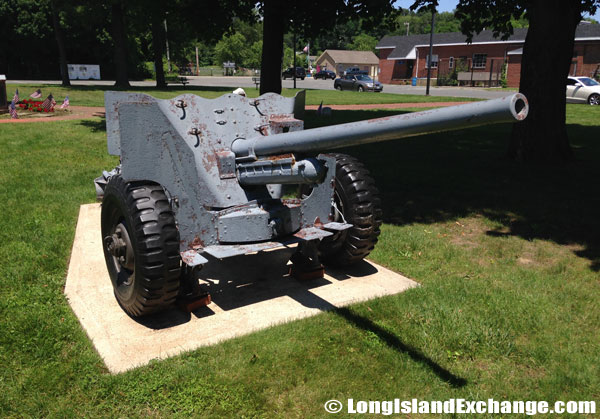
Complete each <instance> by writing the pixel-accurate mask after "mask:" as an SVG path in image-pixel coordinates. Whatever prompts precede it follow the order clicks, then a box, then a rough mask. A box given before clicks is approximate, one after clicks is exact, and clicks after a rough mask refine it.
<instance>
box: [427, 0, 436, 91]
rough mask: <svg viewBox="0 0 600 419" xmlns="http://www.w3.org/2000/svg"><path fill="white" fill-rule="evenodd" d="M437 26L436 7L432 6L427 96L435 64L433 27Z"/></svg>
mask: <svg viewBox="0 0 600 419" xmlns="http://www.w3.org/2000/svg"><path fill="white" fill-rule="evenodd" d="M434 27H435V7H432V8H431V33H430V34H429V57H428V58H427V64H428V65H427V89H425V96H429V86H430V84H431V65H432V64H433V63H432V62H433V28H434Z"/></svg>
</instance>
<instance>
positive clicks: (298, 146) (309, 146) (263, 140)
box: [232, 93, 529, 159]
mask: <svg viewBox="0 0 600 419" xmlns="http://www.w3.org/2000/svg"><path fill="white" fill-rule="evenodd" d="M528 111H529V105H528V103H527V98H525V96H524V95H522V94H520V93H515V94H513V95H510V96H506V97H503V98H500V99H493V100H487V101H484V102H472V103H468V104H465V105H458V106H450V107H446V108H438V109H433V110H429V111H423V112H414V113H409V114H402V115H396V116H391V117H385V118H378V119H371V120H367V121H359V122H351V123H347V124H341V125H333V126H328V127H322V128H314V129H308V130H304V131H293V132H287V133H283V134H275V135H271V136H267V137H253V138H249V139H238V140H236V141H235V142H234V143H233V144H232V151H233V152H234V153H235V155H236V157H237V158H240V159H245V158H256V157H257V156H269V155H276V154H283V153H307V152H320V151H326V150H332V149H336V148H341V147H348V146H353V145H360V144H368V143H374V142H380V141H388V140H394V139H399V138H404V137H412V136H415V135H422V134H430V133H434V132H441V131H450V130H458V129H464V128H470V127H475V126H479V125H485V124H491V123H499V122H516V121H521V120H523V119H525V118H526V117H527V113H528Z"/></svg>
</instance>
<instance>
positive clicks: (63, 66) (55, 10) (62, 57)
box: [50, 0, 71, 86]
mask: <svg viewBox="0 0 600 419" xmlns="http://www.w3.org/2000/svg"><path fill="white" fill-rule="evenodd" d="M61 5H62V4H61V2H60V1H57V0H54V1H50V14H51V15H52V27H53V28H54V38H55V39H56V46H57V47H58V56H59V63H60V77H61V79H62V85H63V86H70V85H71V81H70V80H69V69H68V66H67V48H66V46H65V35H64V33H63V28H62V25H61V21H60V20H61V19H60V6H61Z"/></svg>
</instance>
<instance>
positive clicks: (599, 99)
mask: <svg viewBox="0 0 600 419" xmlns="http://www.w3.org/2000/svg"><path fill="white" fill-rule="evenodd" d="M588 104H590V105H592V106H597V105H600V95H599V94H598V93H593V94H591V95H590V97H588Z"/></svg>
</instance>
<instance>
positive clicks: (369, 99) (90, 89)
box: [7, 84, 508, 106]
mask: <svg viewBox="0 0 600 419" xmlns="http://www.w3.org/2000/svg"><path fill="white" fill-rule="evenodd" d="M17 88H18V89H19V94H20V96H21V98H27V97H29V95H30V94H31V93H32V92H34V91H35V90H36V89H42V94H43V97H46V96H47V95H48V94H50V93H52V94H53V95H54V97H55V99H56V101H57V102H59V103H62V100H63V99H64V97H65V96H66V95H69V100H70V102H71V105H75V106H104V92H105V91H107V90H122V89H116V88H115V87H113V86H71V87H61V86H60V85H55V84H54V85H35V84H10V85H8V86H7V92H8V96H9V97H12V95H13V94H14V90H15V89H17ZM233 90H234V89H233V88H231V87H208V86H206V87H205V86H202V87H201V86H187V87H185V88H183V87H181V86H170V87H168V88H165V89H157V88H156V87H132V88H131V89H127V91H131V92H142V93H146V94H149V95H152V96H154V97H157V98H159V99H170V98H173V97H175V96H178V95H181V94H184V93H193V94H196V95H198V96H202V97H206V98H209V99H212V98H216V97H219V96H222V95H224V94H227V93H231V92H232V91H233ZM244 90H245V91H246V94H247V95H248V97H258V95H259V92H258V89H256V88H253V87H248V88H244ZM300 90H302V89H283V92H282V93H283V95H284V96H294V95H295V94H296V92H298V91H300ZM507 94H508V92H507ZM474 100H478V99H470V98H451V97H442V96H430V97H426V96H423V95H399V94H391V93H368V92H362V93H359V92H350V91H343V92H338V91H335V90H314V89H309V90H307V92H306V104H307V105H318V104H320V103H321V101H323V102H324V103H325V104H326V105H345V104H369V103H414V102H449V101H457V102H469V101H474Z"/></svg>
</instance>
